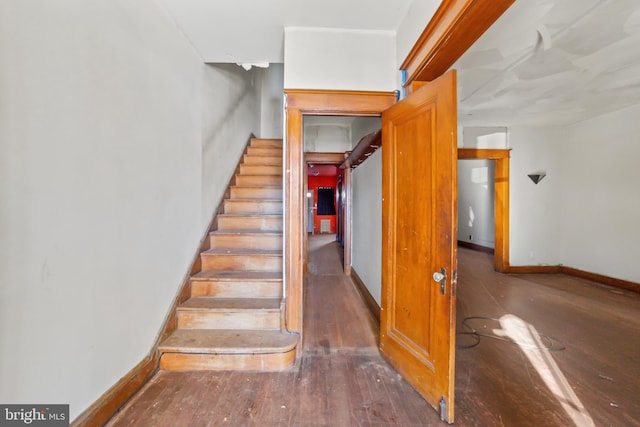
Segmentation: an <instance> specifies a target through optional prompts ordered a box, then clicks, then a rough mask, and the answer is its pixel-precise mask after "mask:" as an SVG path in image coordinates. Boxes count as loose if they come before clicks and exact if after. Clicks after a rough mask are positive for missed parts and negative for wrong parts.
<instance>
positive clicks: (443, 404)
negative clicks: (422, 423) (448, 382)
mask: <svg viewBox="0 0 640 427" xmlns="http://www.w3.org/2000/svg"><path fill="white" fill-rule="evenodd" d="M440 419H441V420H442V421H446V420H447V399H445V397H444V396H442V398H441V399H440Z"/></svg>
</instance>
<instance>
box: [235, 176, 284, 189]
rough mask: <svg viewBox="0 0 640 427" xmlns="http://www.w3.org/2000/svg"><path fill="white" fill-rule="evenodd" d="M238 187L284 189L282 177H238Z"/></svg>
mask: <svg viewBox="0 0 640 427" xmlns="http://www.w3.org/2000/svg"><path fill="white" fill-rule="evenodd" d="M236 184H237V185H277V186H280V188H282V176H280V175H237V176H236Z"/></svg>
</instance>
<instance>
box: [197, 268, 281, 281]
mask: <svg viewBox="0 0 640 427" xmlns="http://www.w3.org/2000/svg"><path fill="white" fill-rule="evenodd" d="M191 280H198V281H199V280H202V281H204V280H225V281H236V280H237V281H242V282H247V281H260V282H268V281H274V282H281V281H282V272H274V271H250V270H247V271H224V270H221V271H217V270H203V271H199V272H198V273H196V274H194V275H193V276H191Z"/></svg>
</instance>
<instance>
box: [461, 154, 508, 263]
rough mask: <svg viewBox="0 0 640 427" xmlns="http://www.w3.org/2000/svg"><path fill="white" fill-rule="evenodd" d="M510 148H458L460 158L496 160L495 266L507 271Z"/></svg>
mask: <svg viewBox="0 0 640 427" xmlns="http://www.w3.org/2000/svg"><path fill="white" fill-rule="evenodd" d="M510 155H511V150H510V149H478V148H458V160H465V159H487V160H494V161H495V164H494V166H495V181H494V186H495V200H494V215H495V221H494V222H495V230H494V236H495V237H494V239H495V244H494V257H493V268H494V269H495V270H496V271H498V272H501V273H506V272H507V270H508V268H509V181H510V177H509V158H510Z"/></svg>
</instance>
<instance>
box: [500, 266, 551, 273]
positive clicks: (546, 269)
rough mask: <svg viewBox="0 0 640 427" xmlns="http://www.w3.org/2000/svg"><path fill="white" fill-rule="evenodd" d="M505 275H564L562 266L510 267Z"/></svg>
mask: <svg viewBox="0 0 640 427" xmlns="http://www.w3.org/2000/svg"><path fill="white" fill-rule="evenodd" d="M505 273H509V274H548V273H562V266H561V265H515V266H514V265H510V266H508V267H507V271H505Z"/></svg>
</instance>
